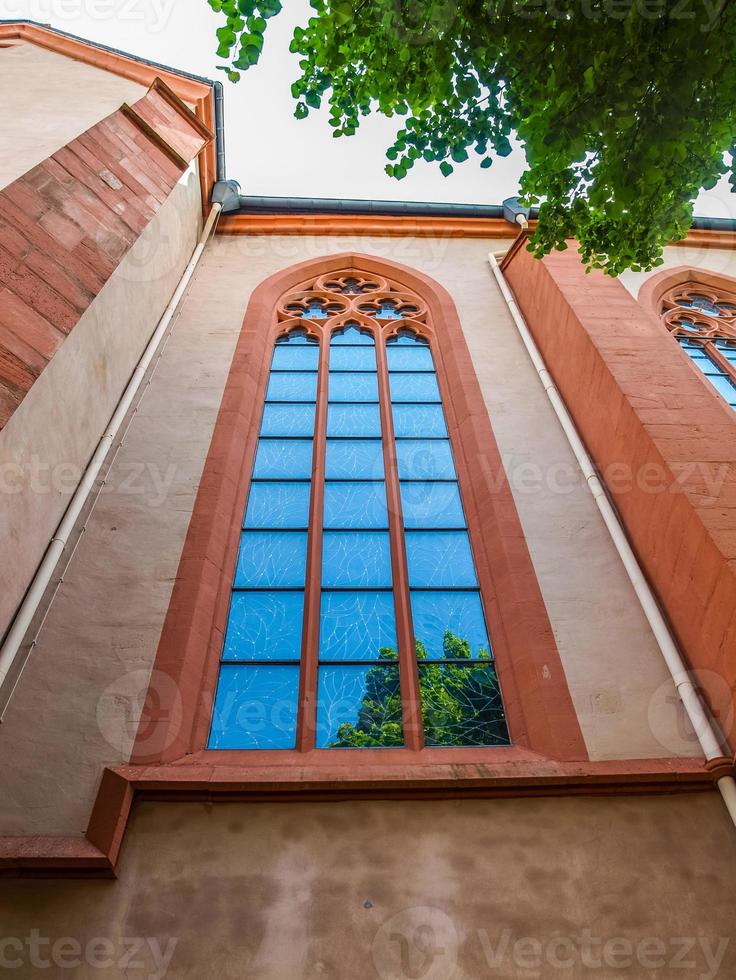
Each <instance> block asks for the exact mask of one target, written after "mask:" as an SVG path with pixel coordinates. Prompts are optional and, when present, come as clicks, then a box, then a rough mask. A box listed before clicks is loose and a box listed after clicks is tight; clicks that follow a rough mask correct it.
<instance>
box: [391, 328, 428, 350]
mask: <svg viewBox="0 0 736 980" xmlns="http://www.w3.org/2000/svg"><path fill="white" fill-rule="evenodd" d="M399 345H401V346H405V347H413V346H418V347H419V346H421V347H429V343H428V342H427V341H426V340H423V339H422V338H421V337H417V335H416V334H414V333H412V332H411V330H406V329H401V330H399V332H398V333H397V334H396V336H395V337H392V338H391V339H390V340H389V341H388V344H387V346H389V347H397V346H399Z"/></svg>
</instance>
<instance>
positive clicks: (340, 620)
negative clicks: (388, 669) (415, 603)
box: [319, 592, 396, 660]
mask: <svg viewBox="0 0 736 980" xmlns="http://www.w3.org/2000/svg"><path fill="white" fill-rule="evenodd" d="M382 650H384V651H389V650H390V651H392V653H393V656H396V623H395V621H394V597H393V595H392V594H391V593H390V592H323V593H322V615H321V624H320V638H319V655H320V659H322V660H377V659H378V658H379V656H381V651H382ZM385 656H386V654H384V657H385Z"/></svg>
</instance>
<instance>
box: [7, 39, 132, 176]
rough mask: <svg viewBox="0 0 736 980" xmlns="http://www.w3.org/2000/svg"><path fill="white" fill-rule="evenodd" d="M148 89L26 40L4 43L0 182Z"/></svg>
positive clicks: (15, 174)
mask: <svg viewBox="0 0 736 980" xmlns="http://www.w3.org/2000/svg"><path fill="white" fill-rule="evenodd" d="M49 79H53V84H49ZM145 92H146V89H145V87H144V86H142V85H138V84H137V83H136V82H131V81H128V80H127V79H125V78H119V77H118V76H117V75H113V74H111V73H110V72H106V71H103V70H102V69H100V68H95V67H93V66H92V65H85V64H82V62H80V61H74V60H73V59H71V58H67V57H65V56H64V55H61V54H57V53H56V52H54V51H47V50H46V49H45V48H41V47H38V46H37V45H35V44H32V43H30V42H27V41H24V42H21V43H20V44H16V45H13V46H12V47H8V48H0V146H1V147H2V148H3V152H2V153H1V154H0V187H5V186H6V184H9V183H10V182H11V181H13V180H15V179H16V178H17V177H20V176H21V174H24V173H25V172H26V171H27V170H30V168H31V167H34V166H35V165H36V164H37V163H40V162H41V161H42V160H45V159H46V157H48V156H51V154H52V153H53V152H54V151H55V150H58V148H59V147H60V146H64V145H65V144H66V143H68V142H69V141H70V140H72V139H74V137H75V136H78V135H79V134H80V133H83V132H84V131H85V130H86V129H89V127H90V126H93V125H94V124H95V123H96V122H99V121H100V119H102V118H103V117H104V116H106V115H108V114H109V113H110V112H113V111H114V110H115V109H119V108H120V105H121V104H122V103H123V102H134V101H135V100H136V99H140V98H141V96H143V95H144V94H145Z"/></svg>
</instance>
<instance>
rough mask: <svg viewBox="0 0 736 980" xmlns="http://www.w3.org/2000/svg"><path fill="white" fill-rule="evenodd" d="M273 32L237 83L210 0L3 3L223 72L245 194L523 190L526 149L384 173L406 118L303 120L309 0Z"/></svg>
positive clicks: (734, 210) (429, 195)
mask: <svg viewBox="0 0 736 980" xmlns="http://www.w3.org/2000/svg"><path fill="white" fill-rule="evenodd" d="M283 2H284V9H283V10H282V12H281V13H280V14H279V15H278V16H277V17H275V18H273V19H272V20H271V21H270V23H269V27H268V31H267V33H266V41H265V47H264V53H263V55H262V56H261V61H260V63H259V64H258V65H257V66H256V67H255V68H251V69H250V70H249V71H247V72H244V73H243V75H242V78H241V81H240V82H239V83H238V84H237V85H233V84H231V83H230V82H228V81H227V79H226V78H225V75H224V73H222V72H218V71H216V67H215V66H216V65H217V64H218V59H217V58H216V57H215V54H214V52H215V47H216V40H215V29H216V28H217V27H219V26H220V25H221V24H222V23H223V21H222V17H221V15H218V14H215V13H214V12H213V11H212V10H211V9H210V7H209V6H208V4H207V2H206V0H0V18H3V19H8V18H27V19H30V20H36V21H39V22H41V23H48V24H50V25H51V26H52V27H58V28H60V29H61V30H64V31H68V32H69V33H71V34H77V35H79V36H80V37H84V38H88V39H90V40H92V41H99V42H101V43H103V44H108V45H110V46H112V47H116V48H120V49H121V50H122V51H127V52H130V53H131V54H136V55H139V56H140V57H144V58H150V59H151V60H153V61H158V62H161V63H162V64H164V65H170V66H171V67H174V68H182V69H185V70H187V71H190V72H194V73H195V74H198V75H206V76H208V77H209V78H219V79H220V80H222V81H223V84H224V88H225V129H226V132H225V146H226V158H227V171H228V177H234V178H235V179H236V180H238V181H239V182H240V185H241V188H242V191H243V193H244V194H267V195H272V194H273V195H285V196H294V197H354V198H369V199H371V198H372V199H385V200H398V201H400V200H406V201H453V202H461V203H473V204H500V202H501V201H502V200H503V199H504V198H505V197H509V196H510V195H513V194H516V193H517V191H518V179H519V175H520V173H521V171H522V169H523V166H524V157H523V153H522V151H521V150H520V149H515V150H514V152H513V153H512V154H511V155H510V156H509V157H506V158H505V159H497V160H496V161H495V162H494V164H493V166H492V167H491V168H490V169H489V170H481V169H480V166H479V161H480V157H475V155H474V154H471V159H470V160H468V161H467V162H466V163H463V164H459V165H458V166H457V167H456V169H455V173H454V174H452V175H451V176H450V177H448V178H445V177H443V176H442V175H441V174H440V172H439V169H438V167H437V165H436V164H428V163H425V162H424V161H421V160H420V161H418V162H417V163H416V164H415V165H414V168H413V170H412V171H410V173H409V174H408V175H407V177H405V178H404V180H402V181H396V180H394V179H393V178H390V177H388V176H387V175H386V174H385V173H384V170H383V168H384V166H385V164H386V162H387V161H386V159H385V150H386V147H387V146H388V145H389V144H390V142H391V140H392V135H393V133H394V132H395V131H396V129H397V128H398V126H399V125H400V118H399V119H386V118H384V117H383V116H379V115H373V116H369V117H368V118H367V119H365V120H363V121H362V122H361V125H360V128H359V129H358V131H357V133H356V135H355V136H352V137H342V138H340V139H333V137H332V131H331V129H330V127H329V126H328V124H327V113H326V111H324V110H322V111H321V112H319V113H314V112H312V113H310V116H309V118H308V119H305V120H301V121H300V120H296V119H294V115H293V113H294V102H293V99H292V97H291V93H290V91H289V89H290V86H291V83H292V81H293V80H294V79H295V78H296V77H297V75H298V73H299V68H298V64H297V60H298V59H297V56H296V55H292V54H290V53H289V50H288V48H289V41H290V40H291V35H292V32H293V29H294V27H295V25H297V24H304V23H305V22H306V20H307V19H308V17H309V16H310V7H309V4H308V0H283ZM696 214H704V215H711V216H713V215H719V216H722V217H736V195H733V194H731V193H730V189H729V186H728V184H727V183H726V182H725V181H722V182H721V183H720V184H719V185H718V186H717V187H716V188H714V189H713V190H712V191H709V192H708V193H704V194H701V195H700V197H699V199H698V202H697V206H696Z"/></svg>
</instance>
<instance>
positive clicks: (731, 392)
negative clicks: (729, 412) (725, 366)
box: [708, 374, 736, 403]
mask: <svg viewBox="0 0 736 980" xmlns="http://www.w3.org/2000/svg"><path fill="white" fill-rule="evenodd" d="M708 381H710V383H711V384H712V385H713V387H714V388H715V389H716V391H717V392H718V394H719V395H723V397H724V398H725V399H726V401H727V402H729V403H731V402H733V401H736V386H734V385H733V384H732V383H731V381H729V379H728V378H727V377H726V376H725V375H723V374H715V375H713V374H709V375H708Z"/></svg>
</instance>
